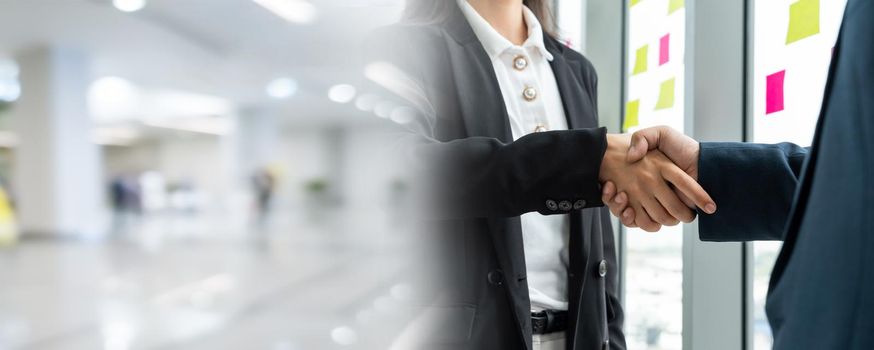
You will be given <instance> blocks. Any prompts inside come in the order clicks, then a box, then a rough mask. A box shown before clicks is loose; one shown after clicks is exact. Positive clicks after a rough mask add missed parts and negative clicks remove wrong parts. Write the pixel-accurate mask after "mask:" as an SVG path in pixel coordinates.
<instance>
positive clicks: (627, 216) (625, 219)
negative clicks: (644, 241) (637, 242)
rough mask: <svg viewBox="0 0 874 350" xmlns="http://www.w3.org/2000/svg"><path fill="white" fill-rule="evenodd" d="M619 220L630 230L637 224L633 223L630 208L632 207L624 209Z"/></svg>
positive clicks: (632, 212) (632, 214)
mask: <svg viewBox="0 0 874 350" xmlns="http://www.w3.org/2000/svg"><path fill="white" fill-rule="evenodd" d="M620 220H622V224H623V225H625V226H626V227H630V228H635V227H637V224H636V223H634V208H632V207H628V208H625V210H624V211H623V212H622V217H621V219H620Z"/></svg>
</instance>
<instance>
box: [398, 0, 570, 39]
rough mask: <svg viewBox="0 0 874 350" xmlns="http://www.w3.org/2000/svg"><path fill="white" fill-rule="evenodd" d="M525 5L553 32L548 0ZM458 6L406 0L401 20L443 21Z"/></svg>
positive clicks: (450, 1)
mask: <svg viewBox="0 0 874 350" xmlns="http://www.w3.org/2000/svg"><path fill="white" fill-rule="evenodd" d="M523 3H524V4H525V6H527V7H528V8H529V9H531V12H534V15H535V16H536V17H537V20H538V21H540V25H541V26H543V30H544V31H546V32H547V33H550V34H552V33H554V32H555V29H556V28H555V22H554V21H553V18H552V12H551V11H550V9H549V0H523ZM453 6H458V4H457V3H456V1H455V0H407V6H406V8H405V9H404V15H403V19H402V21H403V22H405V23H418V24H433V23H441V22H443V21H445V20H446V19H447V18H448V17H449V15H450V14H451V13H452V11H453Z"/></svg>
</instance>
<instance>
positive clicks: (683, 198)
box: [671, 185, 695, 209]
mask: <svg viewBox="0 0 874 350" xmlns="http://www.w3.org/2000/svg"><path fill="white" fill-rule="evenodd" d="M671 187H672V188H674V189H675V192H676V193H677V197H680V200H681V201H683V204H686V206H687V207H689V208H692V209H695V202H693V201H692V200H691V199H689V197H686V195H685V194H683V192H680V191H676V187H673V185H672V186H671Z"/></svg>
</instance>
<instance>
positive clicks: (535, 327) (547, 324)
mask: <svg viewBox="0 0 874 350" xmlns="http://www.w3.org/2000/svg"><path fill="white" fill-rule="evenodd" d="M554 323H555V313H554V312H552V310H542V311H538V312H532V313H531V331H532V332H533V333H534V334H547V333H549V330H550V328H553V327H554V326H555V325H554Z"/></svg>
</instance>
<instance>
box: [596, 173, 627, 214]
mask: <svg viewBox="0 0 874 350" xmlns="http://www.w3.org/2000/svg"><path fill="white" fill-rule="evenodd" d="M601 192H602V193H601V201H602V202H604V204H605V205H606V206H607V208H609V209H610V213H612V214H613V215H614V216H616V217H620V215H622V210H624V209H625V205H624V204H621V203H617V202H616V198H618V197H619V196H617V195H616V185H614V184H613V182H612V181H607V182H605V183H604V187H603V189H602V191H601Z"/></svg>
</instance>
